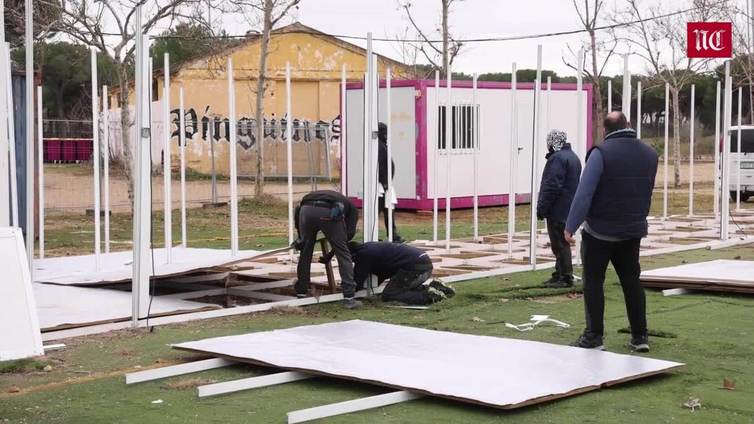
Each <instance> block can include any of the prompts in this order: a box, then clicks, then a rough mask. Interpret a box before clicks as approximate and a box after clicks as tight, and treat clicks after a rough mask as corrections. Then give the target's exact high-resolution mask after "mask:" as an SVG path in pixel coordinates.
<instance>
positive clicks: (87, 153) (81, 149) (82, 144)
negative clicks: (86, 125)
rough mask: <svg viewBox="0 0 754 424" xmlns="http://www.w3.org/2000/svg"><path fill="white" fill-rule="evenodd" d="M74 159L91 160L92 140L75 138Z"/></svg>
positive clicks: (80, 160)
mask: <svg viewBox="0 0 754 424" xmlns="http://www.w3.org/2000/svg"><path fill="white" fill-rule="evenodd" d="M75 142H76V160H77V161H79V162H88V161H90V160H92V153H93V149H92V140H91V139H76V140H75Z"/></svg>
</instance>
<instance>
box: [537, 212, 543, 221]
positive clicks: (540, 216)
mask: <svg viewBox="0 0 754 424" xmlns="http://www.w3.org/2000/svg"><path fill="white" fill-rule="evenodd" d="M537 219H538V220H540V221H544V219H545V216H544V215H542V213H540V212H537Z"/></svg>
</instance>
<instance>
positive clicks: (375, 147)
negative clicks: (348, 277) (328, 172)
mask: <svg viewBox="0 0 754 424" xmlns="http://www.w3.org/2000/svg"><path fill="white" fill-rule="evenodd" d="M377 63H378V62H377V54H376V53H372V79H373V81H372V87H373V90H374V96H372V118H371V123H372V134H373V135H374V137H373V138H372V148H371V151H372V153H371V158H372V160H371V161H370V164H371V169H370V171H369V172H370V175H371V178H372V184H371V190H372V192H371V193H372V214H371V216H370V218H371V220H372V241H377V240H379V233H380V226H379V225H378V224H379V219H378V218H379V211H378V207H377V184H379V181H378V179H377V174H378V173H377V171H378V170H377V157H378V155H379V142H378V140H377V131H378V129H379V128H378V122H379V120H380V118H379V111H380V108H379V103H380V100H379V99H380V72H379V66H378V65H377ZM376 281H377V280H376V277H375V278H374V279H370V286H371V287H375V286H376V284H375V283H376Z"/></svg>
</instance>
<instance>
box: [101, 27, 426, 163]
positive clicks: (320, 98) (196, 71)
mask: <svg viewBox="0 0 754 424" xmlns="http://www.w3.org/2000/svg"><path fill="white" fill-rule="evenodd" d="M259 50H260V37H254V38H251V39H249V40H247V41H244V42H242V43H240V44H239V45H237V46H235V47H233V48H230V49H229V50H228V51H225V52H221V53H216V54H212V55H211V56H207V57H202V58H198V59H194V60H191V61H188V62H185V63H183V64H179V65H176V66H172V67H171V77H170V83H171V87H170V108H171V110H172V111H173V113H172V114H171V120H172V121H173V122H171V131H172V132H173V137H172V138H171V153H172V155H173V164H176V165H177V163H178V160H177V158H178V130H177V125H176V123H177V119H178V101H179V88H180V87H181V86H182V87H183V89H184V103H185V108H186V125H187V131H186V132H187V143H186V144H187V150H186V152H187V167H189V168H191V169H193V170H195V171H198V172H201V173H209V172H210V169H211V166H212V164H211V155H210V145H209V142H208V140H209V137H210V132H211V133H212V134H213V138H214V139H215V140H216V141H217V143H215V146H214V150H215V168H216V170H217V172H218V173H220V174H226V175H227V174H228V162H229V159H228V157H229V155H228V142H227V135H228V131H229V125H228V121H227V114H228V93H227V89H228V83H227V73H226V67H227V61H228V57H231V58H232V59H233V72H234V78H235V91H236V118H237V120H238V123H239V128H238V137H237V140H238V144H239V145H240V148H239V149H238V155H239V156H238V167H239V170H238V173H239V175H241V176H243V175H254V174H255V173H256V151H257V142H256V137H255V132H254V130H253V127H254V125H255V124H254V122H253V121H254V109H255V102H256V94H255V90H256V77H257V73H258V72H259V58H260V57H259V56H260V52H259ZM365 54H366V51H365V50H364V49H363V48H361V47H358V46H356V45H353V44H351V43H348V42H345V41H343V40H340V39H338V38H336V37H334V36H332V35H328V34H325V33H322V32H320V31H317V30H315V29H313V28H310V27H307V26H305V25H302V24H300V23H293V24H290V25H288V26H285V27H282V28H279V29H277V30H274V31H273V33H272V35H271V39H270V46H269V56H268V58H267V78H268V80H267V89H266V92H265V99H264V115H265V128H266V130H265V142H264V156H265V164H264V166H265V175H266V176H283V175H285V174H286V172H287V171H286V156H285V139H284V138H283V137H282V132H283V131H284V129H285V119H286V118H287V117H286V116H285V113H286V93H285V65H286V62H290V65H291V88H292V110H293V112H292V113H293V119H294V121H293V125H294V131H293V132H294V135H293V140H294V153H293V157H294V175H296V176H308V175H310V174H314V175H322V176H324V175H328V174H329V175H331V176H334V177H338V176H339V175H340V170H339V160H338V155H339V145H340V143H339V142H340V132H341V127H340V80H341V71H342V67H343V65H345V66H346V72H347V79H348V80H349V81H358V80H361V79H363V77H364V73H365V72H366V66H365V65H366V63H365ZM378 67H379V71H380V74H381V76H382V77H383V78H384V75H385V71H386V69H387V67H390V68H391V69H392V72H393V75H395V76H396V78H401V77H402V76H408V75H409V73H410V71H411V70H410V68H409V66H408V65H405V64H403V63H400V62H397V61H395V60H392V59H389V58H386V57H383V56H379V57H378ZM154 75H155V80H154V88H153V93H154V96H156V97H155V98H154V100H156V101H155V102H154V103H153V107H154V109H153V112H152V114H153V115H152V116H153V119H152V121H153V132H152V133H153V139H152V154H153V160H154V162H155V163H159V161H160V158H161V155H162V137H161V136H160V134H162V120H163V119H162V110H163V109H162V106H161V105H162V100H163V98H164V96H163V87H164V76H163V72H162V70H161V69H155V70H154ZM116 90H117V89H116ZM110 95H111V99H112V101H111V103H112V104H116V99H117V91H111V93H110ZM132 101H133V93H132ZM110 121H111V122H115V121H119V114H117V113H115V114H111V116H110ZM119 138H120V137H119V136H118V131H112V132H111V139H113V140H115V142H114V144H119V141H118V140H119ZM114 151H115V152H116V154H117V152H118V151H120V149H118V147H117V146H115V147H114Z"/></svg>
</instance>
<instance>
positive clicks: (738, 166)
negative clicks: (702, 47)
mask: <svg viewBox="0 0 754 424" xmlns="http://www.w3.org/2000/svg"><path fill="white" fill-rule="evenodd" d="M743 93H744V92H743V87H738V123H737V125H738V131H737V132H736V163H735V167H736V210H737V211H740V210H741V174H742V172H741V115H742V109H741V107H742V104H743V97H744V94H743ZM729 165H730V164H729ZM725 189H726V190H730V187H725Z"/></svg>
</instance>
